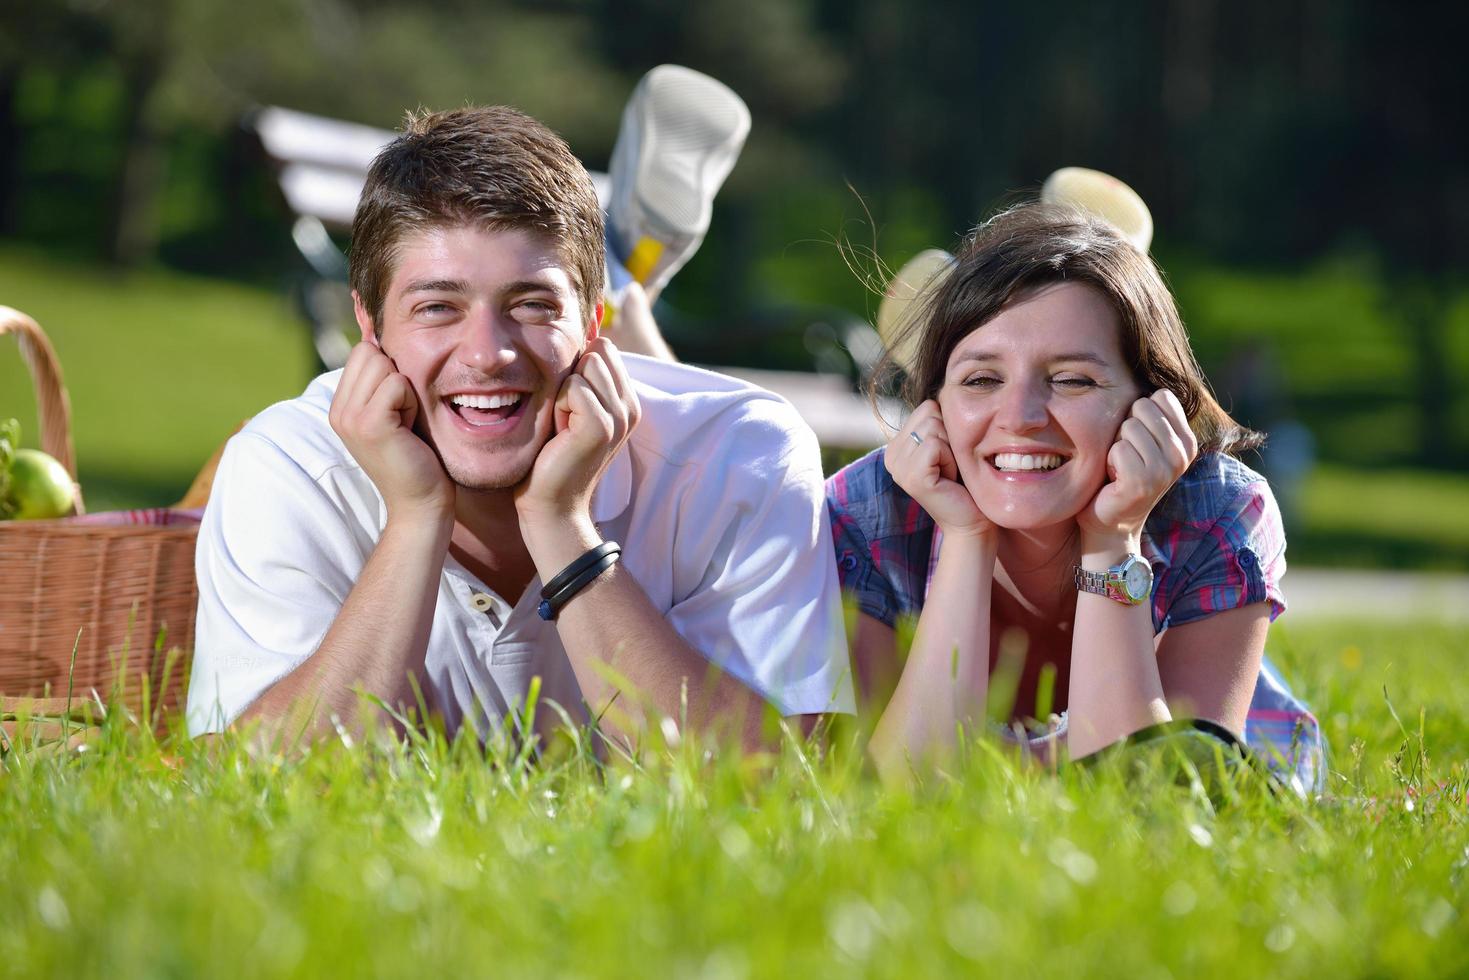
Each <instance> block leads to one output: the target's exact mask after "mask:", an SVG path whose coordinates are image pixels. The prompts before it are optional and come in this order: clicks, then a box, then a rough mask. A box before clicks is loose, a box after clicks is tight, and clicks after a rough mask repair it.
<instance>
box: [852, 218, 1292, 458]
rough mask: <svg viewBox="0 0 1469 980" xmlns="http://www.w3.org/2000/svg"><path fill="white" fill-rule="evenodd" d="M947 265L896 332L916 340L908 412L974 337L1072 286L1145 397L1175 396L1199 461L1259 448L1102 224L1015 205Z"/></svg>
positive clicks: (1170, 309) (1118, 237)
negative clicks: (1103, 322)
mask: <svg viewBox="0 0 1469 980" xmlns="http://www.w3.org/2000/svg"><path fill="white" fill-rule="evenodd" d="M956 259H957V261H956V263H955V266H954V268H953V269H952V270H951V271H950V272H949V273H948V275H947V276H946V277H945V278H944V279H943V281H942V282H941V283H940V284H939V285H938V288H937V289H935V290H933V292H932V295H930V296H929V297H928V299H927V301H925V302H920V303H915V304H913V305H914V307H915V309H913V310H912V311H911V313H910V314H909V320H908V322H907V324H906V325H905V327H904V331H905V334H911V335H913V336H914V338H915V339H916V340H917V344H916V350H917V356H916V359H915V363H914V364H913V365H912V368H911V370H909V371H907V372H906V378H905V379H904V384H903V388H902V395H903V398H904V400H905V401H906V402H908V404H909V405H912V406H917V405H918V404H920V403H922V402H924V401H926V400H928V399H930V398H934V397H936V396H937V394H938V390H939V387H940V386H941V385H942V384H943V379H944V372H945V370H946V369H947V367H948V363H949V355H951V354H952V353H953V352H954V348H955V347H957V346H958V345H959V342H960V341H962V340H963V339H964V338H965V337H967V336H969V334H970V333H972V332H973V331H974V330H975V328H976V327H982V326H984V324H986V323H988V322H989V321H990V320H993V319H994V318H995V317H996V316H998V315H999V314H1000V312H1001V311H1002V310H1003V309H1004V308H1005V307H1006V306H1008V305H1009V304H1011V303H1014V302H1017V301H1019V300H1021V299H1024V298H1025V297H1027V296H1030V295H1032V294H1034V293H1035V292H1036V291H1037V290H1040V289H1043V288H1045V287H1046V286H1050V285H1052V284H1055V283H1063V282H1076V283H1082V284H1084V285H1087V286H1090V287H1092V288H1093V289H1095V290H1096V291H1097V292H1099V293H1100V294H1101V295H1102V296H1103V297H1105V298H1106V300H1107V302H1108V304H1109V305H1110V306H1111V307H1112V308H1113V309H1114V310H1116V311H1117V317H1118V321H1119V323H1120V325H1121V332H1122V336H1121V338H1120V339H1121V341H1122V356H1123V357H1124V358H1125V359H1126V361H1127V363H1128V365H1129V366H1130V367H1131V368H1132V372H1133V378H1134V379H1135V380H1136V381H1137V383H1138V386H1139V387H1140V388H1141V389H1142V392H1143V394H1144V395H1149V394H1152V393H1153V392H1155V391H1157V390H1159V389H1160V388H1167V389H1168V390H1169V391H1171V392H1173V393H1174V394H1175V395H1177V396H1178V400H1179V401H1180V402H1181V403H1182V404H1183V410H1184V413H1185V414H1186V415H1187V416H1188V421H1189V426H1190V428H1192V429H1193V431H1194V435H1195V436H1197V437H1198V440H1199V451H1200V452H1201V453H1202V452H1224V453H1238V452H1240V451H1242V450H1246V449H1254V448H1256V447H1257V446H1259V445H1260V444H1261V443H1262V442H1263V441H1264V437H1263V436H1262V435H1260V434H1259V433H1257V432H1252V431H1250V430H1249V429H1246V428H1245V427H1244V426H1242V425H1240V424H1239V423H1238V422H1236V421H1235V420H1234V419H1232V418H1230V416H1229V413H1228V412H1226V411H1225V410H1224V408H1223V407H1222V406H1221V405H1220V404H1219V402H1218V401H1217V400H1216V399H1215V397H1214V394H1213V392H1211V391H1210V390H1209V383H1208V382H1207V381H1206V380H1205V379H1204V373H1203V371H1202V370H1200V368H1199V364H1198V361H1197V360H1196V359H1195V358H1194V352H1193V348H1192V347H1190V346H1189V342H1188V333H1187V331H1185V330H1184V326H1183V319H1182V318H1181V317H1180V316H1179V315H1178V307H1177V306H1176V305H1175V304H1174V302H1173V294H1172V293H1171V292H1169V290H1168V285H1167V284H1166V283H1165V282H1164V281H1163V275H1162V273H1161V272H1160V271H1159V270H1158V267H1157V266H1156V265H1155V264H1154V263H1153V260H1152V259H1151V258H1149V257H1148V256H1147V255H1145V254H1143V253H1142V252H1140V251H1138V249H1137V247H1136V246H1134V245H1133V244H1132V243H1131V242H1129V241H1127V240H1126V239H1125V238H1123V237H1122V234H1121V232H1119V231H1118V230H1117V229H1116V228H1114V227H1113V226H1112V225H1110V224H1108V223H1107V222H1105V221H1103V220H1101V219H1100V218H1097V217H1095V216H1093V215H1091V214H1088V213H1086V212H1084V211H1081V210H1080V209H1078V208H1073V207H1069V206H1067V205H1058V204H1023V205H1019V206H1017V207H1014V208H1011V209H1009V210H1008V211H1002V212H1001V213H1000V214H997V215H995V216H994V217H993V218H991V219H990V220H989V221H986V222H985V223H984V224H982V225H980V226H979V227H978V228H976V229H975V230H974V231H973V232H971V233H970V235H969V236H968V238H966V239H965V241H964V244H963V246H962V247H961V248H960V249H959V253H958V255H957V256H956ZM900 347H901V343H899V344H894V345H893V348H894V349H897V348H900ZM886 361H887V365H886V366H887V368H888V369H889V370H888V371H887V372H884V371H883V370H881V369H880V370H879V375H882V374H884V373H888V374H891V373H892V372H891V369H892V368H894V367H895V366H896V365H894V364H893V363H892V359H891V355H889V356H888V358H887V359H886Z"/></svg>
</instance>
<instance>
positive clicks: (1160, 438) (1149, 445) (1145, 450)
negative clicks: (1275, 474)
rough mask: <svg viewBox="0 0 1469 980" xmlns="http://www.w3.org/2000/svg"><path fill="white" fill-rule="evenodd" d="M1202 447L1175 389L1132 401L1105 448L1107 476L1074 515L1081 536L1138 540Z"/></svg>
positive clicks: (1157, 392) (1156, 392) (1160, 391)
mask: <svg viewBox="0 0 1469 980" xmlns="http://www.w3.org/2000/svg"><path fill="white" fill-rule="evenodd" d="M1198 451H1199V441H1198V439H1197V437H1195V436H1194V433H1193V430H1192V429H1190V428H1189V424H1188V417H1187V416H1186V415H1185V414H1184V411H1183V405H1182V404H1180V403H1179V401H1178V396H1176V395H1175V394H1173V392H1171V391H1167V390H1159V391H1155V392H1153V394H1152V396H1151V397H1148V398H1139V399H1138V400H1137V401H1135V402H1133V403H1132V411H1131V412H1130V414H1129V415H1128V417H1127V418H1126V419H1124V420H1123V422H1122V426H1121V427H1120V428H1119V429H1118V430H1117V441H1116V442H1115V443H1113V445H1112V448H1111V450H1110V451H1108V453H1107V476H1108V477H1109V482H1108V483H1105V484H1103V486H1102V489H1101V490H1099V491H1098V492H1097V496H1096V497H1095V499H1093V500H1092V502H1091V504H1090V505H1089V506H1088V507H1087V508H1086V509H1085V510H1083V511H1082V512H1081V513H1080V514H1078V515H1077V517H1076V521H1077V523H1078V524H1079V525H1080V526H1081V531H1082V534H1083V536H1084V537H1086V538H1094V539H1109V538H1120V539H1127V540H1135V539H1136V538H1137V536H1138V535H1139V534H1141V533H1142V527H1143V524H1144V523H1146V522H1147V519H1148V515H1149V514H1151V513H1152V512H1153V507H1154V506H1156V505H1157V503H1158V501H1159V500H1161V499H1162V497H1163V495H1164V494H1165V493H1167V492H1168V489H1169V488H1170V487H1172V486H1173V484H1174V483H1175V482H1177V481H1178V478H1179V477H1180V476H1182V475H1183V473H1184V471H1185V470H1187V469H1188V468H1189V464H1190V463H1192V462H1193V460H1194V457H1195V456H1196V455H1197V454H1198ZM1129 550H1135V548H1133V549H1129Z"/></svg>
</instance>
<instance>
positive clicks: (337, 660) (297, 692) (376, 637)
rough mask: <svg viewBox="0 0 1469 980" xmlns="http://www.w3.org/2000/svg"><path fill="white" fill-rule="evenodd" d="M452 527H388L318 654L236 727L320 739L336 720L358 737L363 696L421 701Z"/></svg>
mask: <svg viewBox="0 0 1469 980" xmlns="http://www.w3.org/2000/svg"><path fill="white" fill-rule="evenodd" d="M452 527H453V523H452V521H449V520H442V519H439V520H432V519H426V520H421V521H412V520H403V521H401V522H398V523H394V522H393V521H392V520H389V522H388V525H387V527H386V528H384V530H383V535H382V538H381V539H380V540H379V541H378V543H377V547H376V548H374V549H373V552H372V554H371V555H370V556H369V557H368V559H367V563H366V564H365V565H364V566H363V569H362V574H361V575H360V576H359V577H358V579H357V583H356V584H355V585H354V586H353V587H352V591H351V592H350V593H348V595H347V600H346V602H344V603H343V604H342V608H341V610H340V611H338V613H337V617H336V619H335V620H333V622H332V625H331V628H330V629H328V630H327V632H326V636H325V637H323V638H322V641H321V645H320V646H319V647H317V649H316V652H315V653H313V654H312V655H311V656H310V657H308V658H307V659H306V660H305V661H304V662H303V663H302V664H301V665H300V666H298V667H297V668H296V669H295V670H293V671H291V672H290V673H289V674H287V675H286V676H285V677H282V678H281V679H280V680H278V681H276V682H275V683H274V684H273V685H271V686H270V687H269V688H267V689H266V690H265V691H264V693H262V694H261V695H260V697H259V698H258V699H256V701H255V702H254V703H253V704H251V705H250V707H249V708H247V709H246V710H245V711H244V713H242V714H241V716H240V717H239V719H237V720H236V722H235V725H236V726H237V727H238V726H248V725H250V724H252V723H259V724H261V725H262V726H263V727H264V728H265V729H266V730H267V731H268V732H270V733H271V734H275V733H277V732H279V733H281V734H284V735H286V736H287V737H290V738H295V737H298V736H304V737H305V738H306V739H307V740H311V739H315V738H318V737H320V736H321V735H323V734H326V733H328V732H330V731H331V730H332V719H333V717H335V718H336V719H338V720H339V721H340V723H342V724H344V725H346V726H348V727H349V729H351V730H353V731H360V730H361V729H362V728H363V727H364V722H365V720H366V719H363V718H359V717H358V705H359V700H358V690H359V689H361V690H363V691H366V692H368V693H370V694H374V695H377V696H378V697H380V698H382V699H383V701H385V702H386V703H387V704H389V705H411V704H413V703H414V702H415V697H414V693H413V687H412V684H411V683H410V682H409V680H408V675H409V674H410V673H420V672H421V668H422V666H423V656H424V651H425V650H426V649H427V646H428V637H429V632H430V629H431V627H432V624H433V615H434V605H435V603H436V601H437V598H438V588H439V578H440V575H441V574H442V571H443V566H444V556H445V554H446V553H447V551H448V548H449V535H450V531H451V529H452Z"/></svg>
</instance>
